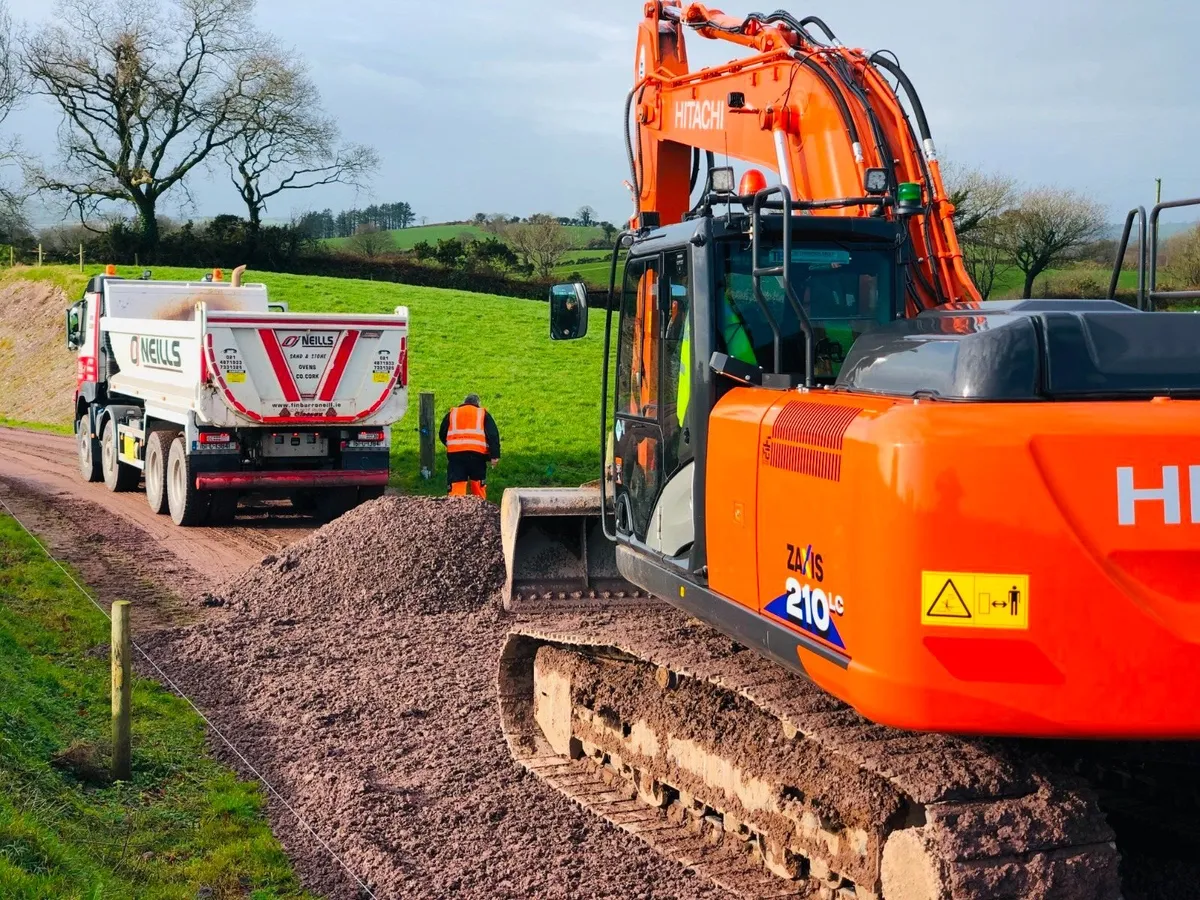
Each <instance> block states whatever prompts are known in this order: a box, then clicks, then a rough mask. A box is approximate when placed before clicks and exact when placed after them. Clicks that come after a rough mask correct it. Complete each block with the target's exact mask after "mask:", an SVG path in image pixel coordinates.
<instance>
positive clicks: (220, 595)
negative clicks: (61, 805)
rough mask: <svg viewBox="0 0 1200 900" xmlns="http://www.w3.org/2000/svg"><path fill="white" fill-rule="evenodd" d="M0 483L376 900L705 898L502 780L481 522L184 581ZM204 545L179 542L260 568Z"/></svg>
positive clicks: (436, 510) (475, 514) (384, 513)
mask: <svg viewBox="0 0 1200 900" xmlns="http://www.w3.org/2000/svg"><path fill="white" fill-rule="evenodd" d="M3 463H4V460H3V458H2V457H0V499H3V500H4V501H5V502H6V503H8V504H10V505H11V506H12V507H13V510H14V512H16V513H17V514H18V516H20V517H21V518H22V519H23V521H26V523H27V524H29V525H30V526H31V527H32V528H34V529H36V530H37V531H38V532H40V533H41V534H42V535H43V536H45V537H46V538H47V541H48V543H49V544H50V546H51V548H52V550H54V552H56V554H57V555H60V556H64V555H65V556H66V558H67V560H68V561H69V562H71V563H72V564H73V565H75V566H76V567H78V568H79V569H80V570H81V572H82V574H83V575H84V577H85V578H86V579H87V580H88V582H89V584H91V585H93V586H94V587H95V588H96V589H97V591H98V593H99V594H100V597H101V602H107V601H110V600H112V599H116V598H118V597H126V598H132V599H134V601H135V614H136V616H137V618H136V619H135V630H136V632H137V635H136V636H137V639H138V640H139V641H140V642H141V643H142V644H143V645H144V646H146V647H147V648H148V649H150V651H151V652H152V654H153V655H154V656H155V658H156V659H157V660H158V661H159V662H160V664H162V665H163V666H164V668H165V669H166V670H167V671H168V672H169V673H170V675H171V677H172V678H174V679H175V680H176V681H177V682H178V684H179V686H180V687H181V688H182V689H183V690H184V691H185V692H186V693H187V694H188V695H189V696H191V697H192V698H193V699H195V700H196V701H197V702H198V703H199V704H200V705H201V707H202V708H203V709H204V711H205V712H206V714H208V715H210V716H211V717H212V719H213V721H214V722H215V723H216V724H217V725H218V727H220V728H221V729H222V731H224V732H225V733H226V734H228V735H229V736H230V737H231V738H232V739H233V741H234V743H235V744H236V745H237V746H238V747H239V749H241V750H242V751H243V752H244V753H245V754H246V755H247V757H248V758H249V759H250V760H251V761H252V762H253V763H254V765H255V766H257V767H258V768H259V770H260V771H261V772H262V773H263V774H264V775H266V776H267V777H268V778H269V779H270V780H271V782H272V783H273V784H275V785H276V786H277V787H278V788H279V790H280V791H281V793H282V794H283V796H284V797H285V798H286V800H287V802H288V803H289V804H291V805H292V806H293V807H294V808H295V809H296V810H297V811H299V812H300V813H301V815H302V816H303V817H304V818H305V819H306V820H307V821H309V822H310V823H311V825H312V826H313V828H314V829H315V830H316V831H317V833H318V834H319V835H320V836H321V838H322V839H323V840H325V841H327V842H328V843H329V844H330V845H331V846H332V847H333V849H334V850H335V851H336V852H337V853H338V854H339V855H341V856H342V857H343V858H344V859H345V860H346V862H347V863H348V864H349V865H350V867H351V868H352V869H353V870H354V871H355V873H357V874H358V875H360V877H362V878H363V879H364V880H366V881H367V882H368V883H369V884H370V886H371V889H372V890H373V891H374V892H375V894H376V896H378V897H381V898H382V897H436V896H465V897H481V898H482V897H678V898H691V897H704V896H714V895H715V892H714V890H713V889H712V888H711V887H710V886H709V885H708V884H707V883H702V882H701V881H699V880H698V879H696V878H694V877H693V876H690V875H689V874H687V873H686V872H685V871H684V870H683V869H682V868H680V867H679V866H677V865H675V864H673V863H670V862H666V861H664V860H662V859H661V858H660V857H658V856H656V855H655V854H654V853H653V852H651V851H649V850H648V849H647V848H646V847H645V846H644V845H643V844H642V843H641V842H640V841H638V840H637V839H636V838H633V837H632V836H629V835H627V834H625V833H623V832H620V831H618V830H616V829H614V828H611V827H609V826H607V825H605V824H604V823H602V822H600V821H599V820H597V819H596V818H594V817H592V816H590V815H589V814H587V813H584V812H582V811H581V810H578V809H577V808H575V807H574V806H572V805H571V804H569V803H568V802H566V801H564V800H563V799H561V798H560V797H559V795H557V794H556V793H555V792H553V791H552V790H550V789H549V788H547V787H546V786H545V785H543V784H542V783H540V782H539V781H537V780H536V779H534V778H533V777H532V776H527V775H524V774H523V773H522V771H521V770H520V769H519V768H518V767H517V766H515V765H514V764H513V763H512V762H511V760H510V758H509V754H508V751H507V748H506V747H505V745H504V741H503V738H502V736H501V733H500V726H499V722H498V720H497V714H496V696H495V676H496V670H497V661H498V654H499V651H500V647H501V643H502V640H503V635H504V634H505V632H506V631H507V630H508V628H509V627H510V625H511V621H510V620H509V619H508V618H507V617H505V616H504V615H503V614H501V613H500V612H499V610H498V607H497V605H496V603H495V599H494V592H495V589H496V588H497V587H498V585H499V583H500V580H501V578H502V574H503V568H502V564H501V561H500V558H499V549H498V547H499V544H498V540H497V535H498V522H497V517H496V511H495V509H494V508H493V507H488V506H484V505H480V504H477V503H476V502H475V501H472V500H455V501H452V500H429V499H423V500H416V499H410V500H400V499H396V498H390V497H389V498H385V499H384V500H383V501H380V502H379V503H377V504H374V505H372V506H370V507H365V508H361V509H359V510H357V511H355V512H353V513H351V514H349V515H347V516H345V517H343V518H342V519H341V520H339V521H338V522H336V523H334V524H333V525H332V526H330V527H328V528H326V529H322V530H320V531H317V532H314V533H312V534H311V535H309V536H307V537H304V538H302V539H301V540H299V541H298V542H297V543H294V544H292V545H291V546H286V547H285V546H278V547H277V548H276V549H273V550H272V551H271V552H270V553H268V554H267V555H266V556H265V557H264V558H262V559H261V561H259V562H254V563H251V565H250V567H249V568H248V569H247V570H246V571H245V572H241V573H239V572H238V567H237V566H234V565H229V564H225V563H222V564H221V565H217V566H213V565H210V566H209V567H207V569H203V570H201V569H199V568H197V567H195V566H193V565H192V564H190V561H191V560H195V559H197V558H200V557H202V555H203V554H202V553H197V551H196V549H195V548H189V550H190V553H189V554H188V561H187V562H185V561H183V560H181V559H180V557H179V556H177V555H176V551H177V550H179V549H180V548H179V547H178V546H177V545H174V544H173V543H172V542H170V541H158V540H156V539H155V538H154V536H153V535H152V534H150V533H147V532H144V531H142V530H141V529H140V528H139V527H137V526H135V525H132V524H130V523H129V522H128V521H126V520H124V519H123V518H122V516H121V514H120V510H116V511H109V510H105V509H101V508H98V507H96V506H95V505H93V504H91V503H89V502H86V501H83V500H79V499H77V498H74V497H70V496H67V495H65V493H56V492H54V491H46V490H45V489H44V488H43V487H42V486H41V483H40V482H38V481H36V480H28V479H17V480H13V479H12V478H11V477H7V476H9V475H10V473H8V472H6V471H5V470H4V465H3ZM220 534H221V532H218V531H210V530H207V529H197V530H194V531H190V532H189V535H190V536H191V537H190V539H191V540H194V541H198V542H199V545H200V546H201V547H203V546H204V544H205V542H212V541H217V543H216V544H214V546H215V547H221V548H223V550H224V551H225V552H226V553H229V554H234V555H235V557H236V558H239V559H244V560H246V561H249V560H250V559H253V558H254V557H255V556H257V555H258V553H257V551H256V550H255V548H254V547H253V545H247V544H237V545H236V546H230V545H228V544H225V543H221V540H222V539H221V538H219V535H220ZM231 558H234V557H231ZM218 752H219V753H220V754H221V755H222V756H223V757H224V758H226V759H227V760H228V761H230V762H231V763H233V764H235V765H239V766H240V763H237V761H236V760H234V759H232V758H231V754H229V753H228V752H227V751H223V750H218ZM269 811H270V816H271V820H272V825H273V827H274V829H275V831H276V833H277V834H278V835H279V837H280V839H281V840H282V842H283V843H284V845H285V847H286V848H287V850H288V852H289V853H290V854H291V856H292V858H293V860H294V862H295V865H296V868H297V870H298V872H299V873H300V875H301V877H302V879H303V880H304V882H305V884H306V886H308V887H310V888H311V889H312V890H314V891H315V892H317V893H319V894H321V895H324V896H329V897H333V898H351V897H357V896H359V893H358V890H357V887H356V885H355V883H354V882H353V880H352V879H351V878H350V877H349V876H348V875H346V873H345V872H344V871H343V870H341V869H340V868H339V867H338V865H337V864H336V863H335V862H334V861H333V859H332V858H331V857H330V855H329V853H328V852H327V851H326V850H324V849H323V848H322V847H320V846H319V845H318V844H317V842H316V841H315V840H313V839H312V838H311V837H310V836H308V835H307V834H306V833H305V832H304V831H303V830H302V829H301V828H299V827H298V826H297V825H296V823H295V820H294V819H293V818H292V817H291V815H290V814H289V813H288V812H287V810H286V809H285V808H284V807H283V805H282V804H281V803H279V802H278V801H274V800H273V801H272V802H271V804H270V806H269ZM1123 871H1124V875H1125V879H1124V881H1125V897H1126V898H1128V900H1152V898H1155V900H1157V898H1162V900H1174V898H1181V900H1184V898H1190V897H1200V888H1198V887H1197V884H1198V880H1197V877H1196V875H1197V867H1196V865H1195V864H1188V863H1187V862H1186V861H1183V860H1181V859H1179V858H1178V857H1177V855H1176V856H1175V857H1172V856H1171V855H1170V854H1168V855H1167V857H1166V858H1158V857H1156V856H1155V855H1154V854H1153V853H1146V852H1140V853H1138V854H1137V855H1135V856H1133V857H1132V858H1130V859H1128V860H1126V863H1125V865H1124V867H1123Z"/></svg>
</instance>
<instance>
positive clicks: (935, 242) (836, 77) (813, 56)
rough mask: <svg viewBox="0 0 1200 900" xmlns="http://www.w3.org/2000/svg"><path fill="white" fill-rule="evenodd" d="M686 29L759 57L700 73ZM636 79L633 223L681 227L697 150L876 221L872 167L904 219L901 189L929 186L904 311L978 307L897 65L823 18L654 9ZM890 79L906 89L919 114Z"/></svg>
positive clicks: (931, 152) (914, 223)
mask: <svg viewBox="0 0 1200 900" xmlns="http://www.w3.org/2000/svg"><path fill="white" fill-rule="evenodd" d="M685 29H691V30H692V31H694V32H696V33H697V34H699V35H700V36H701V37H704V38H708V39H711V40H723V41H728V42H730V43H733V44H737V45H740V46H743V47H747V48H749V49H750V51H751V55H749V56H745V57H743V58H740V59H736V60H734V61H732V62H729V63H726V64H725V65H722V66H715V67H711V68H705V69H698V70H696V71H691V70H690V69H689V66H688V61H687V51H686V46H685V40H684V32H685ZM813 29H816V30H819V31H820V32H821V33H822V34H821V36H820V37H818V36H816V35H814V33H813ZM634 74H635V85H634V88H633V91H632V92H631V93H630V95H629V103H628V105H629V107H630V115H629V127H630V129H631V133H630V135H629V141H628V150H629V158H630V166H631V173H632V179H633V181H632V185H631V186H632V189H633V192H634V195H635V201H636V207H637V211H636V212H637V214H636V215H635V222H639V221H640V222H645V221H654V219H655V218H657V221H658V222H659V224H663V225H667V224H671V223H673V222H678V221H680V220H681V219H682V218H683V216H684V215H685V214H686V213H687V212H688V210H689V208H690V205H691V195H692V191H693V188H694V187H695V184H696V180H697V177H698V174H699V157H700V153H701V152H705V153H707V154H716V153H720V154H724V155H725V156H727V157H730V158H734V159H738V160H742V161H744V162H747V163H751V164H753V165H756V166H762V167H765V168H768V169H770V170H773V171H774V172H775V173H777V176H778V178H779V181H780V183H782V184H783V185H784V186H785V187H787V188H788V190H789V191H790V192H791V194H792V196H793V197H795V198H796V199H797V200H799V201H807V202H808V204H809V205H810V207H811V209H810V212H811V213H812V214H813V215H831V216H865V215H871V214H876V215H878V214H879V212H878V211H879V209H880V207H879V206H877V205H875V204H867V203H863V202H862V198H864V197H865V196H866V195H867V194H868V193H869V192H868V190H867V188H868V185H867V183H866V179H867V173H868V170H870V169H882V170H884V171H885V172H886V173H887V180H888V185H887V191H888V193H890V195H891V197H892V201H893V203H892V204H891V205H890V206H889V207H887V208H886V211H885V212H884V214H885V215H888V216H894V215H896V214H897V212H896V206H895V201H896V200H897V192H898V188H899V186H900V185H901V184H906V183H907V184H916V185H919V186H920V199H919V204H920V211H919V212H918V213H916V214H915V215H911V216H909V217H908V222H907V227H906V229H905V233H906V235H907V239H908V242H909V244H910V247H909V248H908V254H907V258H908V260H909V264H908V266H907V269H908V274H909V284H908V291H907V302H906V310H907V313H908V314H909V315H915V314H916V313H917V312H920V310H922V309H928V308H931V307H934V306H938V305H941V304H943V303H949V302H969V301H978V300H979V299H980V296H979V292H978V290H977V289H976V287H975V285H974V283H973V282H972V280H971V278H970V276H969V275H968V274H967V271H966V268H965V266H964V264H963V259H962V250H961V248H960V246H959V243H958V237H957V234H956V233H955V229H954V223H953V215H954V206H953V204H952V203H951V202H950V200H949V198H948V197H947V195H946V189H945V186H944V185H943V183H942V177H941V171H940V169H939V167H938V161H937V158H936V152H935V148H934V143H933V139H932V137H931V136H930V134H929V127H928V123H927V122H926V119H925V115H924V112H923V110H922V107H921V103H920V100H919V98H918V97H917V95H916V92H915V90H914V89H913V87H912V84H911V82H909V80H908V78H907V76H905V74H904V72H903V70H902V69H901V68H900V67H899V65H898V64H897V63H896V62H895V61H894V60H893V59H891V58H889V57H887V56H884V55H882V54H879V53H876V54H874V55H868V54H867V53H866V52H864V51H862V50H854V49H850V48H847V47H844V46H842V45H841V44H840V43H838V42H837V41H836V38H835V37H834V35H833V33H832V32H831V31H830V30H829V29H828V27H827V26H825V24H824V23H823V22H821V21H820V20H819V19H816V18H815V17H810V18H808V19H804V20H797V19H795V18H793V17H792V16H790V15H789V14H787V13H784V12H777V13H773V14H771V15H770V16H760V15H752V16H750V17H749V18H746V19H737V18H734V17H731V16H727V15H725V14H724V13H722V12H720V11H719V10H710V9H708V8H707V7H705V6H703V5H702V4H699V3H692V4H689V5H688V6H686V7H683V6H681V5H680V4H679V2H678V0H651V2H649V3H647V4H646V7H645V16H644V19H643V21H642V22H641V24H640V26H639V30H638V42H637V51H636V57H635V73H634ZM887 76H891V77H892V78H895V79H896V82H897V85H898V86H899V88H900V89H901V90H902V91H903V92H904V93H905V94H906V96H907V99H908V103H909V106H911V107H912V110H913V116H912V117H910V116H909V113H908V111H907V110H906V109H905V106H904V104H903V103H902V102H901V100H900V97H899V96H898V94H897V90H896V89H895V88H893V86H892V84H891V82H889V80H888V77H887ZM914 118H915V120H916V126H915V127H914V124H913V119H914ZM709 158H710V159H711V156H710V157H709ZM856 200H857V201H858V202H855V201H856ZM842 201H845V202H842ZM647 214H650V217H649V219H647Z"/></svg>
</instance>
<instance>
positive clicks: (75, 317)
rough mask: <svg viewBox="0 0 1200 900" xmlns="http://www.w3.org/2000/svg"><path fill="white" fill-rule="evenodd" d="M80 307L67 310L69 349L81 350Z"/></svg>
mask: <svg viewBox="0 0 1200 900" xmlns="http://www.w3.org/2000/svg"><path fill="white" fill-rule="evenodd" d="M79 337H80V335H79V307H78V306H71V307H68V308H67V349H68V350H78V349H79Z"/></svg>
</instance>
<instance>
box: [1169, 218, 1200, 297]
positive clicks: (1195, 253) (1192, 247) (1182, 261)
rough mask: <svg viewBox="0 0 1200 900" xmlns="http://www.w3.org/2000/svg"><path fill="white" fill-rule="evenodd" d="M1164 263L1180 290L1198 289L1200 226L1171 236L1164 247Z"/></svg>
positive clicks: (1199, 283) (1199, 279)
mask: <svg viewBox="0 0 1200 900" xmlns="http://www.w3.org/2000/svg"><path fill="white" fill-rule="evenodd" d="M1164 257H1165V259H1164V262H1165V263H1166V268H1167V269H1168V270H1169V272H1170V274H1171V276H1172V279H1173V280H1176V281H1178V282H1179V287H1180V289H1182V290H1194V289H1196V288H1197V287H1200V225H1198V226H1196V227H1195V228H1190V229H1188V230H1187V231H1185V232H1182V233H1180V234H1177V235H1175V236H1173V237H1172V238H1171V239H1170V240H1168V241H1167V242H1166V245H1165V247H1164Z"/></svg>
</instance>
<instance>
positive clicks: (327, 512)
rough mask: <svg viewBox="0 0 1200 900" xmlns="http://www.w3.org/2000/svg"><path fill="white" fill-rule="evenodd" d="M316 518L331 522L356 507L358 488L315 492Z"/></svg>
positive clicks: (329, 489)
mask: <svg viewBox="0 0 1200 900" xmlns="http://www.w3.org/2000/svg"><path fill="white" fill-rule="evenodd" d="M315 499H316V501H317V518H318V519H320V520H321V521H322V522H332V521H333V520H334V519H336V518H337V517H338V516H340V515H342V514H343V513H347V512H349V511H350V510H352V509H354V507H356V506H357V505H358V488H352V487H336V488H325V489H324V490H321V491H317V492H316V497H315Z"/></svg>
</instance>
